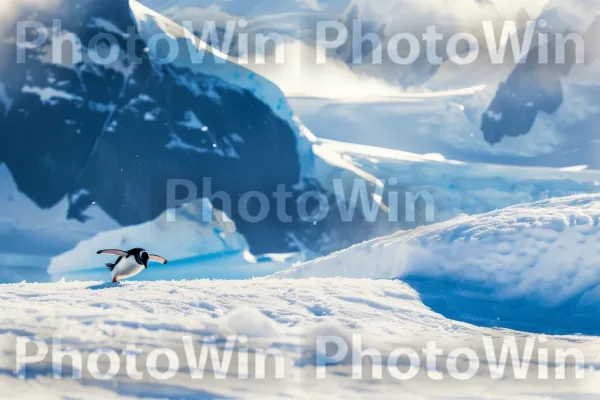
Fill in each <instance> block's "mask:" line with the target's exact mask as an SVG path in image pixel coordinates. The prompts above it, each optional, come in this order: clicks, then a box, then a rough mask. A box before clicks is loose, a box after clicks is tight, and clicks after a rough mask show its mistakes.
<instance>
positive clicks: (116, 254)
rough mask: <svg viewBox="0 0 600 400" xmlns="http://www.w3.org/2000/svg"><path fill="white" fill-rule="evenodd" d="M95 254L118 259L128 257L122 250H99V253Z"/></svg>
mask: <svg viewBox="0 0 600 400" xmlns="http://www.w3.org/2000/svg"><path fill="white" fill-rule="evenodd" d="M96 254H113V255H115V256H119V257H126V256H127V255H128V254H127V253H126V252H124V251H123V250H118V249H106V250H100V251H97V252H96Z"/></svg>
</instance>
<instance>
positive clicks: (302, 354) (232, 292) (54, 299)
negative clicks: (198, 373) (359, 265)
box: [0, 279, 600, 400]
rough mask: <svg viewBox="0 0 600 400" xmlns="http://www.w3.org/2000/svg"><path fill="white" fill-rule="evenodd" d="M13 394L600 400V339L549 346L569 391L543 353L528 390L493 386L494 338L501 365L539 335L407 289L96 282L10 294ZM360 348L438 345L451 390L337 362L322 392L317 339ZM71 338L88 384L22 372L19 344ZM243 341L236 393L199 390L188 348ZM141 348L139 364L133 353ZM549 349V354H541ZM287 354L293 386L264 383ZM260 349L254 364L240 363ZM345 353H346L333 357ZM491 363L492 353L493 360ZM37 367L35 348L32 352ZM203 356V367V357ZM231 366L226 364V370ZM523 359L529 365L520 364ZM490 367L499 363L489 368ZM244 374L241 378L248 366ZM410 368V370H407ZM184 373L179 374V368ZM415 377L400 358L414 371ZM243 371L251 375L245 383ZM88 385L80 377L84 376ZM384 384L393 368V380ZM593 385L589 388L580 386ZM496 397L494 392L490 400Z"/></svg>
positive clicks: (337, 282)
mask: <svg viewBox="0 0 600 400" xmlns="http://www.w3.org/2000/svg"><path fill="white" fill-rule="evenodd" d="M0 299H1V300H2V301H1V302H0V314H1V315H2V316H3V318H2V319H1V320H0V354H2V357H0V386H1V387H2V388H3V389H2V390H3V392H2V396H4V398H20V399H29V398H32V399H33V398H39V395H40V393H43V394H44V398H46V399H62V398H65V397H68V398H74V397H84V398H86V399H103V400H107V399H116V398H131V399H137V398H171V399H174V398H177V399H198V398H207V399H208V398H222V397H224V398H276V397H291V398H311V399H316V398H331V396H334V397H336V398H390V399H397V398H398V397H399V396H408V397H409V398H411V399H439V398H442V397H444V398H459V397H460V398H462V397H464V395H465V394H466V393H468V394H469V395H470V396H471V397H472V398H481V399H488V398H489V399H501V398H509V397H510V398H522V399H532V400H533V399H548V398H549V395H548V394H549V393H551V398H553V399H573V398H585V396H589V398H594V397H595V396H598V395H599V394H600V388H599V387H598V383H597V382H598V379H599V378H600V376H599V374H598V372H597V370H596V368H597V365H598V362H599V361H600V359H599V357H598V354H597V351H596V350H597V348H598V345H599V344H600V343H599V342H598V338H592V337H588V338H584V337H574V336H573V337H544V338H543V339H542V337H540V338H539V340H545V342H544V343H545V348H548V349H555V348H556V349H559V348H560V349H576V350H579V351H581V352H582V354H584V355H585V359H584V360H583V363H581V364H579V362H580V361H581V360H577V359H576V358H570V359H567V364H566V369H565V375H566V379H564V380H560V379H559V380H555V379H551V380H539V379H538V378H537V377H538V373H539V371H540V370H541V367H540V358H539V356H538V353H537V351H534V352H533V355H532V359H531V362H530V363H529V364H528V368H529V372H528V375H527V377H526V379H522V380H521V379H519V380H516V379H515V377H514V373H515V372H516V368H515V369H513V368H512V367H511V364H510V362H509V364H508V365H507V367H506V373H505V378H504V379H501V380H496V379H492V378H491V366H488V364H486V361H485V360H486V359H488V358H485V357H486V356H485V355H486V354H487V353H486V350H485V349H484V348H483V345H482V343H484V342H483V336H486V337H490V338H491V340H492V342H493V347H492V348H491V350H493V351H494V352H495V354H498V355H499V354H500V351H501V347H502V340H503V339H504V338H505V337H507V336H514V337H515V340H516V343H517V344H518V346H519V348H520V349H523V346H524V345H525V342H526V341H527V340H537V339H538V337H537V336H535V335H530V334H524V333H519V332H513V331H499V330H492V329H488V328H478V327H475V326H473V325H469V324H466V323H461V322H454V321H451V320H448V319H446V318H444V317H442V316H441V315H439V314H437V313H435V312H433V311H431V310H430V309H429V308H427V307H426V306H424V305H423V303H422V302H421V301H420V299H419V296H418V294H417V293H416V292H415V290H413V289H412V288H411V287H409V286H408V285H406V284H405V283H402V282H399V281H389V280H379V281H374V280H366V279H308V280H277V279H256V280H252V281H209V280H204V281H182V282H154V283H147V282H127V283H124V284H122V285H118V286H114V285H112V284H99V283H94V282H87V283H85V282H74V283H54V284H14V285H0ZM354 334H360V335H361V341H362V345H360V344H359V343H358V342H357V341H356V340H354V341H352V342H350V343H347V345H348V346H349V348H354V349H356V350H357V351H358V350H363V349H365V350H366V349H368V348H373V349H376V350H378V351H380V352H381V354H382V355H383V357H385V358H384V360H386V358H387V356H388V355H390V354H391V351H392V350H393V349H397V348H407V347H408V348H411V349H415V350H416V351H418V352H419V353H420V349H423V348H425V346H426V344H427V342H429V341H431V340H436V347H437V348H438V349H441V350H442V351H443V354H442V355H439V356H438V357H437V363H436V364H437V367H436V370H437V371H439V373H440V374H441V376H442V380H440V381H438V380H433V379H430V378H429V377H428V375H427V371H431V368H430V367H426V366H425V365H426V364H425V359H424V358H423V359H422V362H421V364H420V365H421V367H420V368H419V369H418V371H417V372H418V373H417V376H416V377H414V378H413V379H409V380H406V381H400V380H397V379H395V378H394V377H392V376H391V375H390V374H388V373H387V372H384V374H383V376H382V379H381V380H379V379H375V378H372V374H371V368H372V366H373V364H372V362H371V361H370V358H369V357H368V356H367V357H365V358H364V359H363V360H362V362H358V361H356V360H358V358H355V359H354V360H352V359H351V358H350V357H347V358H345V359H343V360H340V361H338V362H330V363H329V365H328V367H327V370H326V371H327V373H326V379H316V373H317V369H316V360H317V358H315V356H316V355H317V354H322V353H321V350H322V349H320V348H319V347H317V346H316V338H317V337H318V336H324V335H326V336H336V337H340V338H342V339H344V340H352V339H351V338H352V337H353V335H354ZM53 335H60V337H61V341H62V343H61V345H62V349H63V351H67V349H74V350H79V351H81V352H83V364H82V365H83V366H84V367H83V369H82V371H81V372H82V378H81V379H76V380H73V379H70V376H71V374H72V373H73V372H74V369H73V367H72V360H71V358H70V357H69V356H68V355H67V356H65V357H64V358H62V360H61V359H59V358H58V356H56V357H55V358H52V357H51V356H50V354H51V353H52V350H53V349H55V350H57V351H58V348H56V347H55V348H52V347H51V348H49V355H48V356H47V357H46V359H45V360H43V361H41V362H39V363H37V364H32V365H27V366H26V367H25V368H23V367H21V368H19V369H18V370H17V371H18V372H20V373H22V374H24V377H25V379H23V380H21V379H19V378H17V376H16V373H15V370H16V364H15V360H16V338H17V337H20V338H35V339H37V340H44V341H48V342H50V343H51V340H52V336H53ZM230 335H243V336H245V337H247V340H248V342H247V343H246V344H243V343H242V342H241V341H237V342H236V343H235V346H234V353H233V357H232V359H231V364H230V368H229V369H228V374H227V377H226V379H215V378H214V375H213V374H214V372H215V368H214V367H211V366H210V365H211V364H209V365H208V366H207V369H206V371H205V374H204V377H203V378H202V379H196V380H194V379H191V378H190V376H191V375H190V373H191V371H190V370H189V369H188V364H187V359H186V356H185V355H184V351H183V350H184V349H183V344H182V342H183V339H182V338H183V337H184V336H189V337H191V338H192V341H193V342H194V343H196V344H197V345H200V343H201V341H203V340H206V338H209V337H214V338H216V343H217V347H218V348H219V349H220V350H223V349H224V347H225V346H226V343H227V342H226V337H227V336H230ZM131 343H133V344H134V345H135V349H136V350H132V349H127V346H128V344H131ZM536 343H537V342H536ZM157 347H163V348H165V347H166V348H169V349H171V350H173V351H175V354H176V356H179V360H180V364H179V368H178V369H175V367H173V366H172V365H173V364H171V366H169V365H168V364H167V360H168V359H167V358H166V357H165V356H162V357H159V358H158V370H159V371H160V372H163V373H164V372H169V371H174V372H175V371H176V370H177V373H176V375H175V376H173V377H172V378H170V379H167V380H157V379H153V378H151V377H150V376H149V371H148V369H147V368H146V365H147V362H148V358H149V353H150V352H152V351H153V350H154V349H156V348H157ZM459 347H470V348H471V349H472V350H473V351H475V354H477V355H478V356H479V357H480V358H481V360H482V361H481V365H480V368H479V372H478V373H477V374H476V375H475V376H474V377H473V378H472V379H470V380H467V381H459V380H456V379H454V378H452V377H451V376H449V374H448V371H447V370H446V365H447V361H448V359H449V358H448V354H449V352H450V350H453V349H456V348H459ZM101 348H103V349H108V350H114V351H116V353H117V356H119V357H121V358H120V360H122V361H123V364H122V365H121V366H120V369H119V372H118V374H117V376H116V377H114V378H111V379H109V380H99V379H95V378H93V377H92V376H91V375H90V374H89V373H88V370H87V367H85V366H86V365H87V362H86V360H88V356H89V355H90V353H91V352H92V351H94V350H96V349H101ZM269 348H272V349H276V350H280V351H281V354H282V355H283V356H282V358H281V357H280V359H281V360H283V362H280V363H279V364H280V365H283V368H282V369H280V371H281V370H283V374H282V375H283V376H282V377H281V379H276V377H275V370H274V367H273V366H274V365H275V363H276V362H275V361H272V360H267V364H266V365H267V369H266V379H256V372H257V370H256V369H255V367H254V366H255V364H254V356H255V354H257V352H259V351H260V350H261V349H262V350H266V349H269ZM242 349H244V350H245V349H248V350H247V354H248V359H246V360H244V359H243V358H242V356H241V354H242ZM334 350H335V349H334ZM489 350H490V349H489V348H488V351H489ZM28 351H30V352H31V353H28V354H35V346H34V347H33V348H29V350H28ZM198 351H199V349H198V348H196V360H197V357H198V355H199V353H198ZM127 354H130V355H134V354H138V357H137V361H138V364H137V370H138V371H140V372H141V373H142V376H141V378H142V380H135V379H131V378H129V377H128V376H127V373H126V368H125V365H124V358H125V356H126V355H127ZM222 354H223V353H220V357H222ZM519 354H523V351H522V350H521V351H520V352H519ZM488 360H489V359H488ZM240 362H241V364H240ZM99 364H100V370H101V371H102V372H105V371H107V368H108V365H107V364H108V358H107V357H106V356H103V357H101V358H100V359H99ZM358 364H361V365H362V367H363V371H364V375H363V379H353V378H352V371H353V365H358ZM240 365H248V367H249V379H238V378H237V371H240V369H241V368H242V367H240ZM396 365H397V364H396ZM59 366H61V367H62V371H63V375H62V376H63V377H64V378H65V379H53V378H52V371H53V368H54V369H55V370H58V367H59ZM169 367H171V368H169ZM407 367H408V365H407V364H405V360H404V359H402V358H401V361H400V367H399V369H400V370H401V371H406V369H407ZM238 368H240V369H238ZM458 368H459V371H463V372H464V371H465V370H466V368H467V365H466V359H463V360H460V361H459V362H458ZM558 369H559V367H557V366H556V365H554V364H552V363H550V365H549V366H548V376H550V377H554V376H555V373H556V372H558ZM75 371H77V369H75ZM384 371H385V368H384ZM582 372H583V378H581V375H580V378H579V379H576V378H575V377H576V374H581V373H582ZM490 388H493V390H490Z"/></svg>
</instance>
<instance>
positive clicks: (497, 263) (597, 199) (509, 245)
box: [276, 194, 600, 333]
mask: <svg viewBox="0 0 600 400" xmlns="http://www.w3.org/2000/svg"><path fill="white" fill-rule="evenodd" d="M599 260H600V195H597V194H595V195H582V196H574V197H567V198H559V199H548V200H544V201H540V202H537V203H533V204H525V205H518V206H513V207H508V208H506V209H503V210H499V211H494V212H491V213H488V214H484V215H478V216H463V217H458V218H456V219H453V220H451V221H448V222H445V223H441V224H437V225H432V226H429V227H424V228H419V229H416V230H414V231H410V232H399V233H397V234H395V235H392V236H389V237H384V238H379V239H375V240H372V241H369V242H366V243H363V244H360V245H357V246H354V247H352V248H350V249H348V250H344V251H341V252H339V253H335V254H332V255H330V256H327V257H324V258H320V259H317V260H315V261H312V262H309V263H306V264H300V265H296V266H294V267H292V268H291V269H289V270H287V271H283V272H281V273H279V274H277V275H276V276H277V277H285V278H306V277H336V276H340V277H352V278H375V279H377V278H383V279H401V280H405V281H407V282H409V283H412V284H413V285H414V286H415V287H416V288H417V289H418V290H419V291H420V292H421V295H422V296H423V298H424V301H425V302H426V304H429V305H430V306H432V307H433V308H434V309H436V310H438V311H440V312H443V313H446V314H448V315H450V316H452V317H453V318H456V319H462V320H465V319H466V320H469V321H475V320H477V321H478V322H479V323H482V324H484V325H487V324H491V325H500V326H511V327H518V328H521V329H529V330H541V331H552V330H553V329H556V331H569V332H590V331H593V332H596V333H597V332H600V323H598V322H597V318H595V316H596V315H597V313H598V312H599V311H600V268H599V267H598V263H599Z"/></svg>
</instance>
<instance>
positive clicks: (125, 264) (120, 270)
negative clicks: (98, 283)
mask: <svg viewBox="0 0 600 400" xmlns="http://www.w3.org/2000/svg"><path fill="white" fill-rule="evenodd" d="M96 254H113V255H116V256H119V258H117V261H116V262H115V263H114V264H111V263H108V264H106V267H107V268H108V270H109V271H110V272H112V276H113V280H112V281H113V282H114V283H118V282H119V279H127V278H131V277H132V276H136V275H137V274H139V273H140V272H142V271H143V270H144V269H148V260H152V261H156V262H159V263H161V264H166V263H167V259H166V258H164V257H161V256H157V255H155V254H149V253H148V251H147V250H145V249H141V248H135V249H131V250H129V251H123V250H116V249H106V250H100V251H98V252H97V253H96Z"/></svg>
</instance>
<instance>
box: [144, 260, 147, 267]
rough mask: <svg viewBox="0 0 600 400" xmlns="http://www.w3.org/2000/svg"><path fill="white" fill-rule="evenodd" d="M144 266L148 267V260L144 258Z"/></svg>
mask: <svg viewBox="0 0 600 400" xmlns="http://www.w3.org/2000/svg"><path fill="white" fill-rule="evenodd" d="M144 267H145V268H146V269H148V260H144Z"/></svg>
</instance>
